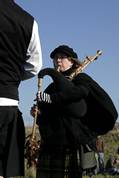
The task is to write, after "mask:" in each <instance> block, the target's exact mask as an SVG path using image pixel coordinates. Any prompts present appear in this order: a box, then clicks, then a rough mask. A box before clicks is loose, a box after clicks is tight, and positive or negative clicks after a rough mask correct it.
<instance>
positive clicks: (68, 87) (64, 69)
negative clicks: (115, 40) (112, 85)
mask: <svg viewBox="0 0 119 178" xmlns="http://www.w3.org/2000/svg"><path fill="white" fill-rule="evenodd" d="M50 57H51V59H52V62H53V64H54V69H51V68H45V69H43V70H41V71H40V72H39V74H38V77H39V78H43V77H44V76H45V75H49V76H51V77H52V79H53V82H52V83H51V84H49V85H48V86H47V88H46V89H45V90H44V92H41V91H39V92H38V94H37V100H38V109H39V111H40V113H39V115H38V118H37V124H38V125H39V130H40V134H41V148H40V152H39V160H38V165H37V175H36V177H37V178H47V177H50V178H64V177H65V176H66V177H68V178H81V177H82V165H81V162H80V161H81V159H80V158H81V156H82V155H81V154H82V153H81V145H83V153H84V152H85V153H86V152H90V151H92V150H93V149H94V145H93V143H95V139H96V138H97V135H98V134H99V133H105V132H107V131H108V130H109V129H111V128H112V127H113V124H114V123H115V119H116V118H117V112H116V109H115V107H114V105H113V103H112V102H111V100H110V99H109V97H108V96H107V94H105V92H104V91H103V89H102V88H101V87H100V86H99V85H98V84H97V83H96V82H95V81H94V80H93V79H92V78H91V77H90V76H88V75H87V74H86V73H76V71H77V69H79V67H82V63H81V62H80V60H79V59H78V55H77V53H76V52H75V51H74V49H73V48H71V47H69V46H67V45H60V46H58V47H57V48H55V49H54V50H53V51H52V52H51V54H50ZM87 60H88V59H87ZM56 69H57V71H56ZM102 96H103V97H102ZM102 98H105V99H106V100H104V99H102ZM108 101H109V102H108ZM107 103H108V104H107ZM108 107H109V108H108ZM106 108H108V109H106ZM36 109H37V108H36V107H34V106H33V107H32V108H31V114H32V115H34V112H35V111H36ZM100 114H101V116H102V117H100ZM105 114H107V115H108V120H109V123H108V125H107V124H106V125H105V123H104V121H105V119H106V121H107V118H106V117H105ZM100 118H101V119H102V118H103V119H102V120H103V121H102V120H101V119H100ZM102 122H103V123H104V124H102ZM100 125H101V127H100ZM108 126H109V127H108ZM85 153H84V154H85ZM87 156H88V157H86V154H85V160H86V162H85V163H84V166H85V164H87V159H88V160H90V159H89V156H90V154H87ZM93 156H94V154H93ZM82 157H83V156H82ZM91 158H92V155H91ZM95 162H96V161H95ZM95 162H94V161H93V160H92V163H90V161H89V162H88V165H86V166H85V168H87V166H88V168H90V167H92V164H93V166H95ZM90 164H91V165H90Z"/></svg>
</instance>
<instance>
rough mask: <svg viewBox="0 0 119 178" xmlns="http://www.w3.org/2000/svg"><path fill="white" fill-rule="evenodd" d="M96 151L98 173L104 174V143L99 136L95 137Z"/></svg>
mask: <svg viewBox="0 0 119 178" xmlns="http://www.w3.org/2000/svg"><path fill="white" fill-rule="evenodd" d="M96 149H97V154H98V165H99V173H104V169H105V168H104V167H105V166H104V141H103V139H102V137H101V136H98V137H97V140H96Z"/></svg>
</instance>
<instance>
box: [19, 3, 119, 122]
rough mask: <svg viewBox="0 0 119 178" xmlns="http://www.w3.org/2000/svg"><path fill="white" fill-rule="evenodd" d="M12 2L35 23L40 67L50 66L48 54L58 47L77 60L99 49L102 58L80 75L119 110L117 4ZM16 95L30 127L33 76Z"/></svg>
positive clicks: (23, 83)
mask: <svg viewBox="0 0 119 178" xmlns="http://www.w3.org/2000/svg"><path fill="white" fill-rule="evenodd" d="M16 3H17V4H18V5H20V6H21V7H22V8H23V9H24V10H26V11H27V12H28V13H30V14H31V15H32V16H33V17H34V18H35V20H36V21H37V23H38V26H39V35H40V41H41V47H42V55H43V68H46V67H53V65H52V60H51V59H50V53H51V51H52V50H53V49H54V48H56V47H57V46H59V45H62V44H65V45H69V46H70V47H72V48H73V49H74V50H75V51H76V52H77V54H78V57H79V59H80V60H81V61H83V60H84V59H85V57H86V56H94V55H95V54H96V51H97V50H102V52H103V53H102V55H101V56H100V57H99V58H98V59H97V60H96V61H94V62H92V63H91V64H90V65H88V66H87V68H86V69H85V70H84V72H86V73H87V74H89V75H90V76H91V77H92V78H93V79H94V80H96V81H97V82H98V84H100V85H101V86H102V87H103V88H104V90H105V91H106V92H107V93H108V94H109V95H110V97H111V98H112V100H113V102H114V105H115V106H116V108H117V111H119V83H118V81H119V79H118V76H119V1H118V0H100V1H99V0H16ZM50 82H52V80H51V78H50V77H48V76H46V77H44V79H43V86H42V90H44V89H45V87H47V85H48V84H49V83H50ZM19 93H20V110H21V112H22V113H23V117H24V122H25V125H29V124H32V122H33V118H32V117H31V116H30V108H31V107H32V106H33V104H35V102H34V99H35V97H36V93H37V76H35V77H34V78H32V79H29V80H26V81H23V82H22V83H21V85H20V88H19ZM107 122H108V121H107Z"/></svg>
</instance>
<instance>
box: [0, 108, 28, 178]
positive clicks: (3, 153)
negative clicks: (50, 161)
mask: <svg viewBox="0 0 119 178" xmlns="http://www.w3.org/2000/svg"><path fill="white" fill-rule="evenodd" d="M24 143H25V128H24V123H23V119H22V114H21V112H20V111H19V110H18V107H16V106H0V176H3V177H12V176H24Z"/></svg>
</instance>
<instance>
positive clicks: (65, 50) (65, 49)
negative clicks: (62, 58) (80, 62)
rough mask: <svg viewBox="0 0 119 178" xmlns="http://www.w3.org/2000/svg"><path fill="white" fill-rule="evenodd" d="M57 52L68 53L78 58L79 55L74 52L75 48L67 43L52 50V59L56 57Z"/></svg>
mask: <svg viewBox="0 0 119 178" xmlns="http://www.w3.org/2000/svg"><path fill="white" fill-rule="evenodd" d="M57 53H63V54H66V55H67V57H72V58H76V59H78V55H77V54H76V52H74V50H73V48H70V47H69V46H67V45H61V46H58V47H57V48H55V49H54V50H53V51H52V52H51V54H50V57H51V58H52V59H54V57H55V55H56V54H57Z"/></svg>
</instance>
